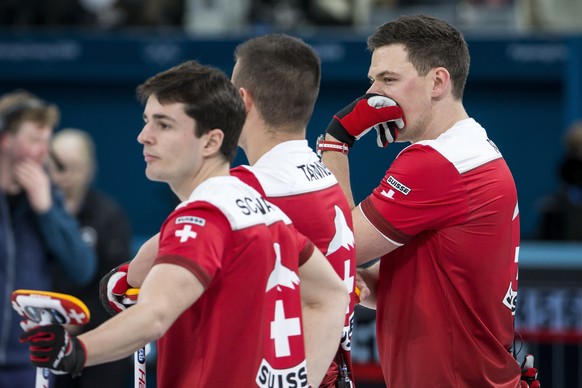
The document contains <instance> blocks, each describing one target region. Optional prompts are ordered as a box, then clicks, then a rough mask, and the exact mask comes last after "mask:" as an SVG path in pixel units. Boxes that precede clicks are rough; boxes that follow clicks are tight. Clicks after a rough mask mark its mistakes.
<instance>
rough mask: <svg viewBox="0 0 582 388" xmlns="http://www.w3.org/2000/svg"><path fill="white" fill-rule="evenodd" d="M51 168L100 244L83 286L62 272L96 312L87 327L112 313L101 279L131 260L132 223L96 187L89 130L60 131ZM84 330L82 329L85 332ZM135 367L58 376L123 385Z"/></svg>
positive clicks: (66, 382)
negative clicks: (103, 298) (103, 302)
mask: <svg viewBox="0 0 582 388" xmlns="http://www.w3.org/2000/svg"><path fill="white" fill-rule="evenodd" d="M52 151H53V159H54V161H53V163H51V172H52V174H53V177H54V180H55V183H56V184H57V185H58V186H59V188H60V189H61V190H62V191H63V193H64V195H65V205H66V207H67V210H68V211H69V213H71V214H72V215H74V216H75V217H76V218H77V220H78V222H79V224H80V227H81V231H82V235H83V239H84V240H85V243H86V244H87V245H88V246H90V247H91V248H93V249H95V251H96V253H97V258H98V267H97V276H95V277H94V278H93V281H92V282H91V283H90V284H88V285H86V286H84V287H79V286H77V285H75V284H73V283H71V282H69V281H67V280H66V279H63V277H62V276H61V275H60V274H59V273H57V274H56V276H55V285H56V286H55V287H56V289H57V291H59V292H64V293H67V294H71V295H75V296H76V297H78V298H79V299H81V300H82V301H83V302H85V304H86V305H87V307H88V308H89V311H90V312H91V321H90V322H89V323H88V324H87V325H86V326H84V327H83V328H82V331H81V332H85V331H88V330H91V329H93V328H95V327H97V326H99V325H100V324H101V323H103V322H104V321H106V320H107V319H108V318H109V317H110V316H109V314H108V313H107V312H106V311H105V310H104V309H103V307H102V306H101V302H100V301H99V280H100V279H101V277H103V276H104V275H105V274H106V273H107V272H108V271H109V270H110V269H111V268H114V267H117V266H118V265H119V264H121V263H122V262H124V261H127V260H129V258H130V257H132V256H130V255H131V227H130V222H129V219H128V217H127V216H126V214H125V212H124V210H123V209H122V208H121V206H120V205H119V204H118V203H117V202H116V201H115V200H114V199H113V198H112V197H110V196H108V195H106V194H104V193H102V192H100V191H98V190H97V189H95V188H94V187H92V183H93V178H94V176H95V172H96V168H97V166H96V159H95V145H94V143H93V140H92V139H91V137H90V135H89V134H88V133H87V132H84V131H81V130H78V129H63V130H61V131H58V132H57V133H56V134H55V136H54V138H53V141H52ZM79 333H80V332H77V334H79ZM132 372H133V369H132V367H131V363H130V362H129V361H128V360H127V359H124V360H120V361H117V362H113V363H108V364H103V365H98V366H92V367H89V368H86V369H85V370H84V371H83V374H82V375H81V376H80V377H78V378H74V379H73V378H71V377H70V375H60V376H58V377H57V384H56V387H57V388H89V387H95V388H97V387H107V388H123V387H125V386H127V384H128V381H130V379H131V375H132Z"/></svg>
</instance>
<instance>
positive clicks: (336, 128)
mask: <svg viewBox="0 0 582 388" xmlns="http://www.w3.org/2000/svg"><path fill="white" fill-rule="evenodd" d="M325 132H326V133H329V134H330V135H331V136H333V137H334V138H336V139H338V140H339V141H341V142H342V143H345V144H347V146H348V148H352V146H353V145H354V141H356V137H355V136H352V135H350V134H349V132H348V131H347V130H346V129H345V128H344V127H343V126H342V125H341V124H340V122H339V119H338V118H337V117H336V116H334V117H333V119H331V122H330V123H329V125H328V126H327V130H326V131H325Z"/></svg>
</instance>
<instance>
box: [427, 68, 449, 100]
mask: <svg viewBox="0 0 582 388" xmlns="http://www.w3.org/2000/svg"><path fill="white" fill-rule="evenodd" d="M432 77H433V87H432V96H433V97H434V98H437V99H438V98H440V97H442V96H443V95H445V94H446V91H447V90H450V89H451V88H452V87H453V85H451V75H450V74H449V71H448V70H447V69H445V68H444V67H437V68H436V69H433V74H432Z"/></svg>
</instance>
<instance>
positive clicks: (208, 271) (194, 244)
mask: <svg viewBox="0 0 582 388" xmlns="http://www.w3.org/2000/svg"><path fill="white" fill-rule="evenodd" d="M231 234H232V230H231V228H230V224H229V222H228V220H227V219H226V217H225V216H224V215H223V214H222V212H220V211H219V210H218V209H217V208H216V207H214V206H212V205H210V204H208V203H206V202H193V203H190V204H188V205H187V206H184V207H180V208H179V209H177V210H175V211H174V212H172V214H170V216H169V217H168V218H167V219H166V221H165V222H164V224H163V225H162V229H161V232H160V247H159V252H158V257H157V258H156V260H155V262H154V265H155V264H159V263H171V264H177V265H180V266H182V267H184V268H186V269H188V270H189V271H190V272H192V274H194V276H196V277H197V278H198V279H199V280H200V282H201V283H202V285H203V286H204V287H207V286H208V285H209V284H210V281H211V280H212V278H213V277H214V275H215V274H216V273H217V272H218V271H219V270H220V269H221V268H222V262H221V260H222V258H223V256H224V255H223V253H224V247H225V246H228V240H229V239H230V236H231Z"/></svg>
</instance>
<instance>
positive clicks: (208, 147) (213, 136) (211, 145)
mask: <svg viewBox="0 0 582 388" xmlns="http://www.w3.org/2000/svg"><path fill="white" fill-rule="evenodd" d="M206 137H207V138H206V144H205V145H204V156H211V155H213V154H216V153H220V147H222V142H223V141H224V132H222V129H219V128H214V129H211V130H210V131H209V132H208V133H207V134H206Z"/></svg>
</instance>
